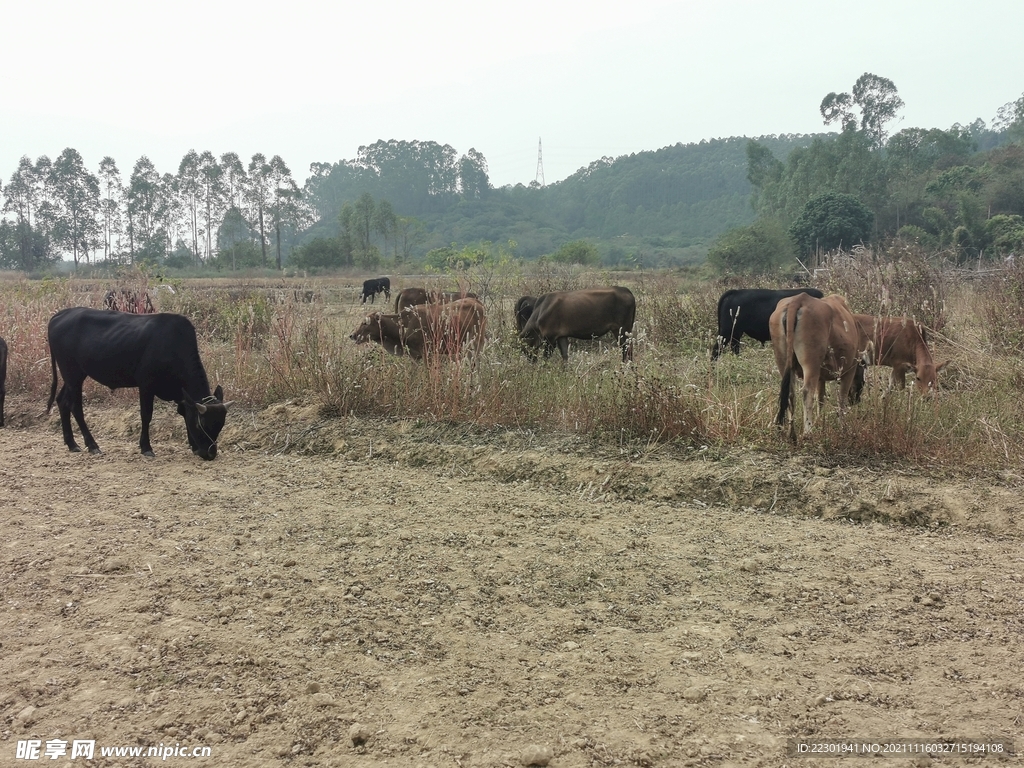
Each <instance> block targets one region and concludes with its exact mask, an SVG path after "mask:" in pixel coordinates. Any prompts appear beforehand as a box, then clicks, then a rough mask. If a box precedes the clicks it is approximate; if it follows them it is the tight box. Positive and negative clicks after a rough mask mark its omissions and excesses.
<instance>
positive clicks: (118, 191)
mask: <svg viewBox="0 0 1024 768" xmlns="http://www.w3.org/2000/svg"><path fill="white" fill-rule="evenodd" d="M99 181H100V192H101V194H102V199H101V200H100V219H101V221H102V223H103V224H102V226H103V235H102V239H103V259H104V261H110V259H111V256H112V254H113V252H114V246H113V241H114V238H115V237H116V238H118V241H120V235H121V233H122V232H123V231H124V217H123V216H122V213H121V211H122V207H123V204H124V185H123V184H122V183H121V172H120V171H119V170H118V169H117V163H116V162H114V158H112V157H110V156H109V155H108V156H107V157H104V158H103V159H102V160H101V161H100V172H99ZM119 244H120V243H119ZM117 250H118V252H120V250H121V249H120V247H118V249H117Z"/></svg>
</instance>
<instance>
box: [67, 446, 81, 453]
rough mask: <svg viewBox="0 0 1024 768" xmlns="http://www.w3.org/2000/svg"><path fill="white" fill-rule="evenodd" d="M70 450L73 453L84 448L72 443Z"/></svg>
mask: <svg viewBox="0 0 1024 768" xmlns="http://www.w3.org/2000/svg"><path fill="white" fill-rule="evenodd" d="M68 450H69V451H71V452H72V453H81V452H82V449H81V448H79V447H78V446H77V445H72V446H71V447H70V448H68Z"/></svg>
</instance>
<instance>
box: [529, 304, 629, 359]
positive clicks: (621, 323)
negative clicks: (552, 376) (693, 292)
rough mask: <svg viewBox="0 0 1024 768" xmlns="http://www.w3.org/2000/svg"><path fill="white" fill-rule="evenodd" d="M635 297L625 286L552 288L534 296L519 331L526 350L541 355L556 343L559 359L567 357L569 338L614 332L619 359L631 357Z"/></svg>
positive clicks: (594, 336) (549, 350)
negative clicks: (530, 307)
mask: <svg viewBox="0 0 1024 768" xmlns="http://www.w3.org/2000/svg"><path fill="white" fill-rule="evenodd" d="M635 319H636V299H635V298H634V297H633V293H632V291H630V290H629V289H628V288H622V287H620V286H613V287H611V288H590V289H587V290H582V291H554V292H552V293H545V294H544V295H543V296H541V297H540V298H538V299H537V303H536V305H535V306H534V308H533V313H532V314H531V315H530V319H529V320H527V321H526V325H525V326H523V330H522V331H521V332H520V333H519V338H521V339H522V340H523V342H524V344H525V345H526V346H527V351H528V353H529V354H530V355H531V356H532V357H534V358H535V357H536V354H537V349H539V348H541V347H543V349H544V356H545V357H547V356H548V355H550V354H551V351H552V350H553V349H554V348H555V347H558V351H559V352H561V353H562V360H563V361H565V360H568V359H569V339H596V338H597V337H598V336H604V334H606V333H611V332H614V333H615V336H616V339H617V340H618V342H619V346H621V347H622V361H623V362H626V360H632V359H633V345H632V341H631V335H632V333H633V321H634V320H635Z"/></svg>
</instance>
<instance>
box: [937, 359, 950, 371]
mask: <svg viewBox="0 0 1024 768" xmlns="http://www.w3.org/2000/svg"><path fill="white" fill-rule="evenodd" d="M949 363H950V361H949V360H943V361H942V362H941V363H939V364H938V365H936V366H935V372H936V373H938V372H939V371H941V370H942V369H943V368H945V367H946V366H947V365H949Z"/></svg>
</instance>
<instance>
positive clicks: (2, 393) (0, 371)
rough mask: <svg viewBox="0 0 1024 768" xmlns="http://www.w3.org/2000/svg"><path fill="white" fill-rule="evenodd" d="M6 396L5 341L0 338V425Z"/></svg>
mask: <svg viewBox="0 0 1024 768" xmlns="http://www.w3.org/2000/svg"><path fill="white" fill-rule="evenodd" d="M6 398H7V342H6V341H4V340H3V339H0V427H2V426H3V425H4V400H5V399H6Z"/></svg>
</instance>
